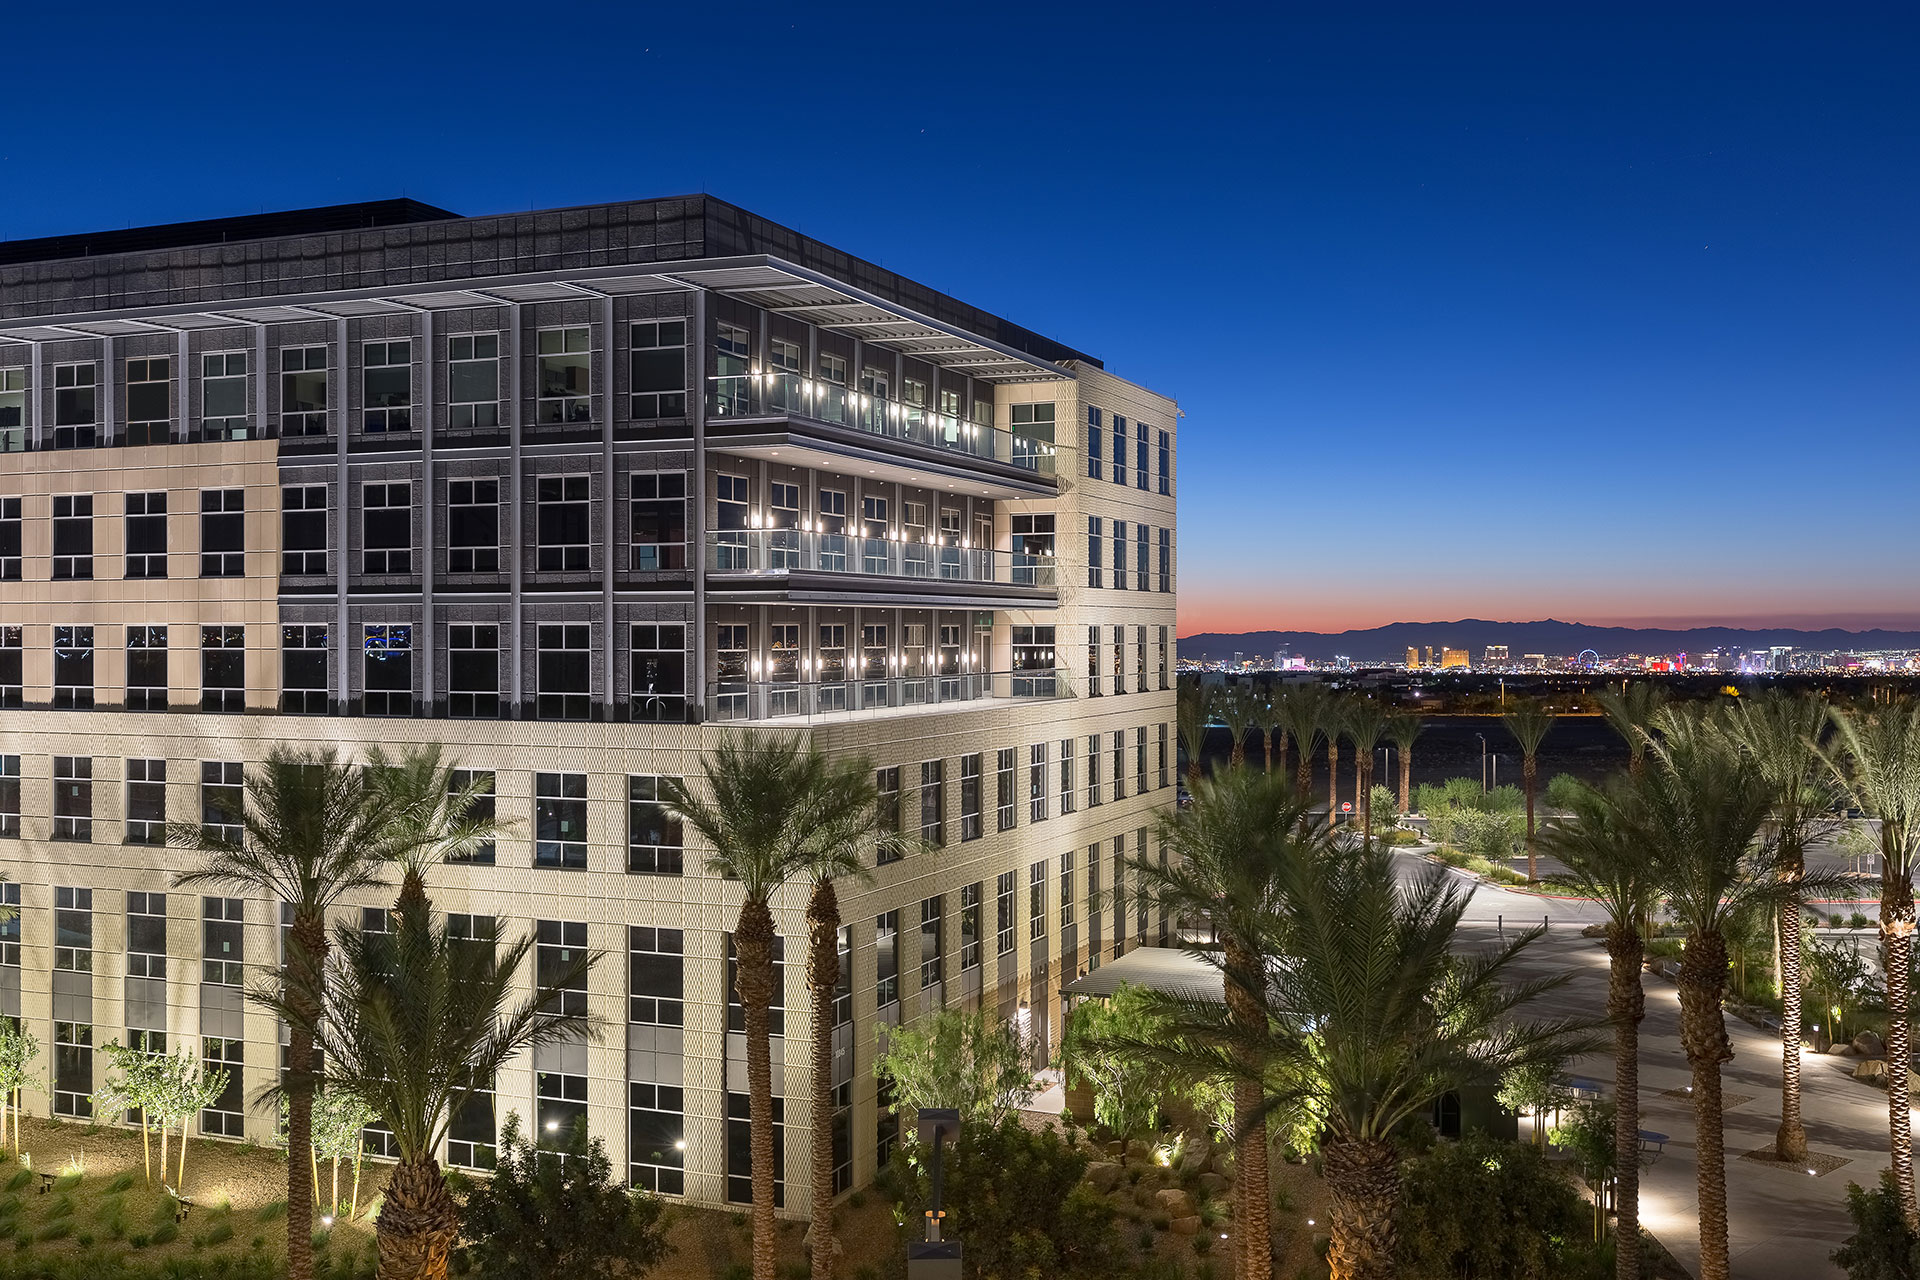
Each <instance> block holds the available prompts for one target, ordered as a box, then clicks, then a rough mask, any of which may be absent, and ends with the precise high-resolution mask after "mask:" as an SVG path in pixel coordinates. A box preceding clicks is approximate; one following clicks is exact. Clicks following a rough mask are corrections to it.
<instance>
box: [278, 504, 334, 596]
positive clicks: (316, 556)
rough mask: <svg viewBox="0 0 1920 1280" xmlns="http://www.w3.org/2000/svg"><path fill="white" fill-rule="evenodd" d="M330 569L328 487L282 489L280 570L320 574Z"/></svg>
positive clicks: (293, 575)
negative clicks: (328, 564) (328, 567)
mask: <svg viewBox="0 0 1920 1280" xmlns="http://www.w3.org/2000/svg"><path fill="white" fill-rule="evenodd" d="M326 571H327V486H325V485H323V484H294V485H287V486H285V487H284V488H282V489H281V490H280V572H281V573H284V574H288V575H290V576H292V577H302V576H310V577H319V576H321V575H324V574H325V573H326Z"/></svg>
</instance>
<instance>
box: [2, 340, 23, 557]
mask: <svg viewBox="0 0 1920 1280" xmlns="http://www.w3.org/2000/svg"><path fill="white" fill-rule="evenodd" d="M0 372H4V371H0ZM20 535H21V527H20V499H18V498H0V581H6V582H18V581H20V558H21V553H20V541H21V537H20Z"/></svg>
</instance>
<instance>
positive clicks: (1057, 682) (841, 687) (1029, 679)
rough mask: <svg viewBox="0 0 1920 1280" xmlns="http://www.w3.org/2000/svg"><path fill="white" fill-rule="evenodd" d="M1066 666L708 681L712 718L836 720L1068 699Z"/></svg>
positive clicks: (708, 712)
mask: <svg viewBox="0 0 1920 1280" xmlns="http://www.w3.org/2000/svg"><path fill="white" fill-rule="evenodd" d="M1072 696H1073V682H1072V679H1071V677H1070V676H1069V675H1068V673H1067V672H1065V671H1055V670H1053V669H1051V668H1028V669H1025V670H1020V671H971V672H961V673H959V674H955V675H938V674H925V675H909V674H888V675H883V676H878V677H870V678H858V677H856V678H852V679H844V680H799V679H793V680H784V679H767V678H765V677H761V678H758V679H756V678H754V677H753V676H751V675H749V676H745V677H741V678H738V679H731V680H729V679H721V680H718V681H714V682H712V683H709V684H708V685H707V689H706V718H707V719H708V720H804V721H813V720H834V719H845V718H847V717H850V716H856V715H862V714H871V713H874V712H879V711H884V710H890V709H900V708H913V707H933V706H942V705H945V704H947V703H960V702H979V701H984V700H987V699H1000V700H1004V699H1008V698H1021V699H1032V698H1069V697H1072Z"/></svg>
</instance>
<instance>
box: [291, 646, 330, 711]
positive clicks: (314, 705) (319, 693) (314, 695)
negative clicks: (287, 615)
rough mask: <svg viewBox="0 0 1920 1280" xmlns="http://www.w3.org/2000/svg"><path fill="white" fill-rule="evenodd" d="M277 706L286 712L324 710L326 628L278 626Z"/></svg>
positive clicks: (325, 705)
mask: <svg viewBox="0 0 1920 1280" xmlns="http://www.w3.org/2000/svg"><path fill="white" fill-rule="evenodd" d="M280 709H281V710H282V711H284V712H286V713H287V714H288V715H296V716H323V715H325V714H327V710H328V698H327V628H326V627H325V626H324V625H321V626H293V627H282V628H280Z"/></svg>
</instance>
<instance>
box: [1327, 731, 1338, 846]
mask: <svg viewBox="0 0 1920 1280" xmlns="http://www.w3.org/2000/svg"><path fill="white" fill-rule="evenodd" d="M1339 820H1340V744H1339V743H1338V742H1336V741H1335V740H1334V739H1333V738H1332V737H1331V736H1329V737H1328V738H1327V825H1328V826H1329V827H1331V826H1332V825H1333V824H1334V823H1335V822H1338V821H1339Z"/></svg>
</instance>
